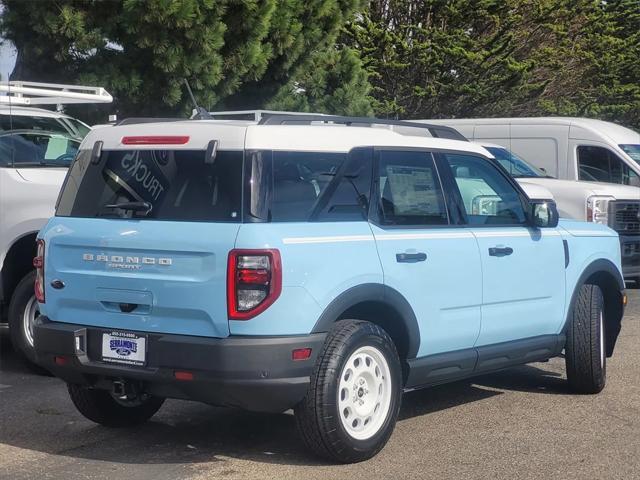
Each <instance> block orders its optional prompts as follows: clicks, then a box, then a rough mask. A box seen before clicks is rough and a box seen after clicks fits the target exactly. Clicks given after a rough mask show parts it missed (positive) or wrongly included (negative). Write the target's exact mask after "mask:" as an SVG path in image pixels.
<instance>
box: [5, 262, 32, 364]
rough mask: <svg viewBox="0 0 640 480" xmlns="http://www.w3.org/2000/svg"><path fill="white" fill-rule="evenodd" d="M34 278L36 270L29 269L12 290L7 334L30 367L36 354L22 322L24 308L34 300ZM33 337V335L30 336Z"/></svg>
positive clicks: (14, 347)
mask: <svg viewBox="0 0 640 480" xmlns="http://www.w3.org/2000/svg"><path fill="white" fill-rule="evenodd" d="M35 280H36V272H35V270H34V271H31V272H29V273H28V274H27V275H25V276H24V278H23V279H22V280H20V283H18V286H17V287H16V289H15V290H14V292H13V295H12V297H11V302H10V303H9V334H10V336H11V343H12V345H13V349H14V350H15V351H16V353H17V354H18V355H20V356H21V357H22V359H23V360H25V361H26V362H27V363H28V364H29V366H30V367H35V368H39V367H36V364H35V361H36V354H35V351H34V348H33V344H32V343H31V342H30V341H29V339H28V338H27V333H26V332H25V326H24V322H23V318H24V314H25V310H26V309H27V306H29V305H30V304H31V302H33V301H35V293H34V289H33V285H34V283H35ZM31 338H33V337H31Z"/></svg>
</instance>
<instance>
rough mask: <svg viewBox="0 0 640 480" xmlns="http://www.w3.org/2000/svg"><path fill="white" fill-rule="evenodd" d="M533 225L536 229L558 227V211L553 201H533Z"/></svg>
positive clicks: (531, 210)
mask: <svg viewBox="0 0 640 480" xmlns="http://www.w3.org/2000/svg"><path fill="white" fill-rule="evenodd" d="M530 205H531V209H530V212H531V223H532V225H533V226H534V227H536V228H553V227H557V226H558V220H559V217H560V216H559V215H558V209H557V208H556V202H554V201H553V200H533V201H532V202H531V203H530Z"/></svg>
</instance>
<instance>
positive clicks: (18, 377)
mask: <svg viewBox="0 0 640 480" xmlns="http://www.w3.org/2000/svg"><path fill="white" fill-rule="evenodd" d="M2 346H3V347H4V348H2V349H1V351H0V353H1V356H0V359H1V360H0V384H3V383H14V384H13V385H11V387H10V388H8V389H6V390H0V419H1V421H2V428H0V444H6V445H10V446H13V447H18V448H21V449H27V450H32V451H35V452H41V453H46V454H50V455H53V456H62V457H71V458H75V459H78V460H89V461H103V462H110V463H116V464H136V465H144V464H147V465H150V464H167V465H169V464H182V465H184V464H199V463H211V462H218V461H224V460H225V459H226V458H229V457H231V458H239V459H246V460H251V461H255V462H263V463H276V464H286V465H310V466H314V465H324V464H325V463H324V462H322V461H320V460H318V459H316V458H315V457H314V456H312V455H311V454H310V453H309V452H308V451H307V450H306V449H305V448H304V446H303V445H302V441H301V439H300V438H299V437H298V434H297V432H296V429H295V420H294V417H293V415H291V414H277V415H275V414H274V415H271V414H256V413H247V412H242V411H238V410H234V409H227V408H216V407H211V406H208V405H203V404H198V403H194V402H181V401H167V402H166V403H165V405H164V406H163V408H162V409H161V410H160V412H158V414H156V416H155V417H154V418H153V419H152V420H151V421H149V422H148V423H146V424H145V425H142V426H139V427H134V428H129V429H108V428H105V427H101V426H97V425H95V424H93V423H91V422H89V421H87V420H85V419H84V418H83V417H81V416H80V414H79V413H77V412H76V411H75V408H74V407H73V405H72V404H71V401H70V400H69V398H68V395H67V393H66V388H65V387H64V385H63V384H62V382H60V381H58V380H57V379H54V378H50V377H41V376H36V375H28V371H29V370H28V369H27V368H26V367H24V366H22V365H21V363H20V362H19V361H17V359H14V358H12V357H14V355H13V354H12V352H11V351H10V349H7V348H6V345H5V344H4V343H2ZM537 365H541V364H537ZM501 390H517V391H523V392H533V393H545V394H549V393H555V394H563V393H565V392H566V388H565V387H564V381H563V380H562V379H561V378H560V376H559V374H555V373H553V372H550V371H547V370H544V369H542V368H538V366H524V367H518V368H514V369H512V370H509V371H504V372H498V373H494V374H491V375H486V376H483V377H478V378H475V379H472V380H466V381H460V382H456V383H453V384H448V385H442V386H436V387H432V388H429V389H424V390H420V391H414V392H409V393H406V394H405V395H404V398H403V406H402V409H401V412H400V419H401V420H405V419H411V418H414V417H418V416H424V415H428V414H430V413H433V412H438V411H442V410H445V409H448V408H452V407H457V406H461V405H466V404H470V403H473V402H477V401H482V400H485V399H488V398H491V397H493V396H496V395H502V394H503V393H504V392H502V391H501ZM16 404H19V408H17V405H16ZM12 405H13V406H12Z"/></svg>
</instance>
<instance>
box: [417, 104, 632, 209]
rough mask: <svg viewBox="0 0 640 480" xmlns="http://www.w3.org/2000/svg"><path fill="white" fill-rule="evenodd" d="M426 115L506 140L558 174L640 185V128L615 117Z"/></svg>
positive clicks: (469, 133)
mask: <svg viewBox="0 0 640 480" xmlns="http://www.w3.org/2000/svg"><path fill="white" fill-rule="evenodd" d="M425 121H428V122H429V123H440V124H444V125H448V126H450V127H454V128H455V129H456V130H458V131H459V132H460V133H462V135H464V136H465V137H467V138H468V139H469V140H473V141H476V142H490V143H497V144H499V145H502V146H504V147H505V148H507V149H509V150H510V151H512V152H514V153H515V154H517V155H519V156H521V157H522V158H524V159H525V160H527V161H528V162H530V163H532V164H533V165H535V166H536V167H538V168H541V169H544V171H545V172H547V174H549V175H551V176H552V177H555V178H559V179H563V180H584V181H594V182H606V183H619V184H623V185H633V186H638V187H640V133H638V132H635V131H633V130H631V129H629V128H625V127H622V126H620V125H616V124H615V123H611V122H603V121H601V120H592V119H589V118H568V117H538V118H471V119H448V120H425ZM639 198H640V197H639Z"/></svg>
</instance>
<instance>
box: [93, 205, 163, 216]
mask: <svg viewBox="0 0 640 480" xmlns="http://www.w3.org/2000/svg"><path fill="white" fill-rule="evenodd" d="M104 208H119V209H121V210H130V211H132V212H142V213H143V214H144V215H149V213H150V212H151V209H152V208H153V205H151V204H150V203H149V202H121V203H112V204H109V205H105V206H104Z"/></svg>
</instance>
